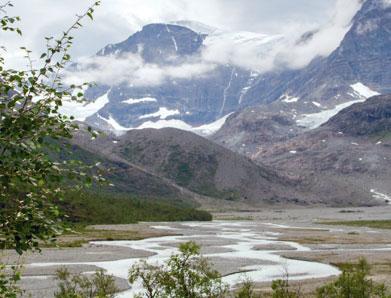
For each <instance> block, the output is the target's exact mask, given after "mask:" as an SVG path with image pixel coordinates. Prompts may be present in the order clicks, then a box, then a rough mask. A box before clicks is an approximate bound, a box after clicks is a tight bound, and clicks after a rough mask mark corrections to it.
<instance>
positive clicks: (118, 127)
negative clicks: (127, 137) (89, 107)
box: [97, 114, 131, 134]
mask: <svg viewBox="0 0 391 298" xmlns="http://www.w3.org/2000/svg"><path fill="white" fill-rule="evenodd" d="M97 116H98V118H99V119H101V120H103V121H105V122H106V123H107V124H109V125H110V127H112V128H113V129H114V132H117V133H119V134H120V133H121V132H125V131H128V130H131V128H126V127H123V126H122V125H121V124H119V123H118V122H117V121H116V120H115V119H114V118H113V117H112V116H111V115H109V118H108V119H106V118H104V117H102V116H101V115H99V114H97Z"/></svg>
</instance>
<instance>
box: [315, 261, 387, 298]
mask: <svg viewBox="0 0 391 298" xmlns="http://www.w3.org/2000/svg"><path fill="white" fill-rule="evenodd" d="M369 272H370V266H369V265H368V263H367V261H366V260H365V259H361V260H360V262H359V263H358V265H357V266H352V267H351V268H350V269H347V270H344V271H343V272H342V274H341V276H340V277H339V278H338V280H337V281H335V282H332V283H330V284H328V285H325V286H323V287H321V288H319V289H318V290H317V294H318V298H391V293H390V292H388V290H387V288H386V287H385V285H384V284H376V283H374V282H373V281H372V280H371V279H369V278H368V275H369Z"/></svg>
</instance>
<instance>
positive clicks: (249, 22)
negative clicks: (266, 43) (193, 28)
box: [1, 0, 335, 65]
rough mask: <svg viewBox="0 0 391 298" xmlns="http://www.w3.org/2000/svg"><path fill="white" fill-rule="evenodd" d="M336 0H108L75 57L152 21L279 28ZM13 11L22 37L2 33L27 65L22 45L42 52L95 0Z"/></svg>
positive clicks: (28, 4) (310, 18)
mask: <svg viewBox="0 0 391 298" xmlns="http://www.w3.org/2000/svg"><path fill="white" fill-rule="evenodd" d="M334 1H335V0H295V1H292V0H273V1H266V0H197V1H193V0H170V1H167V0H132V1H129V0H104V1H102V6H101V7H100V8H99V9H97V11H96V13H95V21H94V22H89V21H86V22H84V23H85V27H84V28H83V29H82V30H79V31H78V32H77V33H76V36H75V37H76V38H75V45H74V47H73V49H72V55H73V56H74V58H75V59H76V58H79V57H82V56H90V55H92V54H93V53H95V52H97V51H98V50H99V49H101V48H103V47H104V46H105V45H107V44H109V43H116V42H119V41H121V40H124V39H126V38H127V37H128V36H129V35H131V34H132V33H134V32H136V31H138V30H140V29H141V27H142V26H144V25H146V24H148V23H155V22H170V21H177V20H184V19H191V20H196V21H200V22H202V23H206V24H208V25H211V26H214V27H218V28H222V29H226V30H232V31H240V30H245V31H255V32H263V33H273V34H274V33H276V32H278V31H279V28H280V27H281V24H283V23H287V22H298V23H303V22H305V23H313V22H316V23H318V24H323V23H324V22H325V21H326V20H327V19H328V13H329V11H330V8H331V7H332V5H333V3H334ZM14 2H15V3H14V4H15V8H14V9H12V10H11V11H10V14H12V15H19V16H21V17H22V22H21V24H20V25H21V28H22V30H23V32H24V35H23V37H22V38H19V37H15V38H14V37H11V35H9V34H7V35H6V36H3V35H1V39H2V45H5V46H7V47H8V48H9V51H8V53H9V54H8V57H9V58H10V59H11V60H10V61H9V63H11V64H13V65H25V64H26V62H25V61H24V60H23V59H21V56H22V54H21V53H19V52H18V51H17V49H18V48H19V47H20V46H27V47H28V48H30V49H31V50H33V51H34V52H36V53H37V54H36V56H39V53H40V52H41V51H43V50H44V45H45V41H44V37H45V36H56V35H58V34H61V32H62V31H63V30H64V29H66V27H67V26H68V25H70V24H71V23H72V21H73V19H74V16H75V15H76V14H77V13H81V12H83V11H84V10H85V9H86V8H87V7H88V5H89V4H91V3H92V0H88V1H85V0H84V1H76V0H56V1H53V0H34V1H31V0H17V1H14Z"/></svg>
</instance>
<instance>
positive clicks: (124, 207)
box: [54, 134, 211, 224]
mask: <svg viewBox="0 0 391 298" xmlns="http://www.w3.org/2000/svg"><path fill="white" fill-rule="evenodd" d="M83 136H84V137H87V136H88V134H83ZM88 140H89V141H91V140H90V138H88ZM54 158H56V159H59V160H70V159H73V160H79V161H82V162H83V163H84V164H85V165H95V164H98V166H97V167H96V168H95V169H96V170H98V169H99V171H100V172H101V173H102V174H103V176H104V177H105V178H106V179H107V183H103V184H101V185H98V184H96V183H95V184H93V185H92V187H91V188H85V189H81V190H80V191H73V190H70V191H68V192H67V193H66V194H65V198H64V200H63V201H60V202H58V204H59V205H60V206H61V209H62V210H63V212H64V214H65V215H66V216H67V218H66V220H67V221H70V222H77V223H84V224H110V223H113V224H126V223H133V222H137V221H183V220H188V221H191V220H201V221H202V220H211V215H210V214H209V213H208V212H205V211H201V210H197V208H198V207H199V204H198V203H197V202H196V201H195V200H194V199H193V197H192V196H191V195H190V194H187V193H185V192H183V191H181V190H180V189H178V188H177V187H175V186H173V185H172V184H171V183H168V182H167V181H165V180H164V179H160V178H159V177H156V176H155V175H152V174H149V173H148V172H146V171H143V170H142V169H140V168H137V167H132V165H130V164H127V163H126V162H120V161H115V160H110V159H109V158H106V157H104V156H102V155H98V154H96V153H94V152H91V151H88V150H85V149H83V148H81V147H80V146H78V145H75V144H73V145H71V146H69V145H68V146H66V145H64V149H63V150H62V151H60V152H59V153H58V155H56V156H54Z"/></svg>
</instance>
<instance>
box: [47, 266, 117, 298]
mask: <svg viewBox="0 0 391 298" xmlns="http://www.w3.org/2000/svg"><path fill="white" fill-rule="evenodd" d="M57 280H58V281H59V285H58V287H59V290H58V292H56V293H55V294H54V296H55V298H114V296H115V293H117V292H118V289H117V287H116V285H115V280H114V278H113V277H112V276H109V275H105V273H104V271H103V270H100V271H97V272H96V273H95V275H94V276H93V277H92V278H88V277H87V276H83V275H73V276H72V275H71V274H70V273H69V271H68V270H67V269H60V270H58V271H57Z"/></svg>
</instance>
